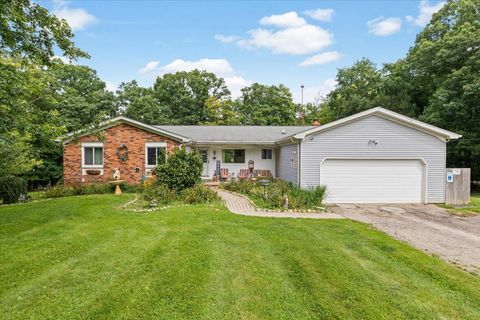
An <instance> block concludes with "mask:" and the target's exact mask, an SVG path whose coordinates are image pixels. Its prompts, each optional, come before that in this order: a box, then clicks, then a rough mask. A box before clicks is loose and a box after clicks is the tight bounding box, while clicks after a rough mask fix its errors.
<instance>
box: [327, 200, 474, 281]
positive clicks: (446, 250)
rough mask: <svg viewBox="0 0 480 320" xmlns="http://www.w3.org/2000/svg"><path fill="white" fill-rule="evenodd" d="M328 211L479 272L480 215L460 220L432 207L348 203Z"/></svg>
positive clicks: (332, 207)
mask: <svg viewBox="0 0 480 320" xmlns="http://www.w3.org/2000/svg"><path fill="white" fill-rule="evenodd" d="M329 209H330V210H331V211H333V212H335V213H338V214H340V215H342V216H344V217H345V218H349V219H353V220H357V221H360V222H364V223H368V224H371V225H373V226H374V227H376V228H377V229H379V230H382V231H384V232H386V233H387V234H389V235H391V236H392V237H394V238H396V239H399V240H402V241H406V242H408V243H409V244H411V245H412V246H414V247H416V248H418V249H421V250H424V251H426V252H428V253H430V254H435V255H437V256H439V257H441V258H443V259H445V260H447V261H449V262H451V263H454V264H456V265H458V266H460V267H462V268H464V269H466V270H468V271H472V272H475V273H480V216H469V217H462V216H458V215H453V214H451V213H450V212H449V211H448V210H445V209H442V208H439V207H437V206H435V205H415V204H408V205H407V204H405V205H404V204H401V205H391V204H383V205H371V204H368V205H367V204H349V205H344V204H342V205H337V206H331V207H329Z"/></svg>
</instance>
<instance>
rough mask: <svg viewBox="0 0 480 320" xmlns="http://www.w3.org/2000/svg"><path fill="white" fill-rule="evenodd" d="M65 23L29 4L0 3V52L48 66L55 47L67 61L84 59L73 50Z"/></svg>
mask: <svg viewBox="0 0 480 320" xmlns="http://www.w3.org/2000/svg"><path fill="white" fill-rule="evenodd" d="M72 38H73V33H72V30H71V28H70V26H69V25H68V23H67V22H66V21H65V20H60V19H58V18H57V17H56V16H55V15H54V14H51V13H50V12H48V10H47V9H45V8H43V7H41V6H40V5H39V4H37V3H34V2H32V1H30V0H0V52H2V53H3V54H5V55H11V56H15V57H19V58H27V59H29V60H32V61H36V62H37V63H39V64H49V63H50V60H51V57H53V55H54V49H55V48H56V47H57V48H58V49H60V50H61V51H62V53H63V54H64V55H65V56H66V57H68V58H71V59H76V58H79V57H85V58H86V57H88V54H87V53H86V52H84V51H82V50H80V49H79V48H77V47H75V45H74V43H73V41H72Z"/></svg>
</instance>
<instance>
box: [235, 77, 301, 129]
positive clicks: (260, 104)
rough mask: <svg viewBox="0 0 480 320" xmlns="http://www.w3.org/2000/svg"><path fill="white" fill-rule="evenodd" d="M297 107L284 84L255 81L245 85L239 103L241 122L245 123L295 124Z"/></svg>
mask: <svg viewBox="0 0 480 320" xmlns="http://www.w3.org/2000/svg"><path fill="white" fill-rule="evenodd" d="M295 109H296V108H295V104H294V103H293V101H292V94H291V93H290V90H289V89H288V88H287V87H286V86H284V85H283V84H280V85H278V86H267V85H262V84H259V83H254V84H252V85H251V86H249V87H245V88H243V89H242V96H241V97H240V99H239V101H238V105H237V112H238V113H239V115H240V119H241V123H242V124H245V125H293V124H295V121H296V118H295V111H296V110H295Z"/></svg>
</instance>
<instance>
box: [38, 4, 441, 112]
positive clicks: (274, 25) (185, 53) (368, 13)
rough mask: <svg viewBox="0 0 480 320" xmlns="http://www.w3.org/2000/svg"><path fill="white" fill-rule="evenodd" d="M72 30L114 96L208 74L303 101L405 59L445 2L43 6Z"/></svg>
mask: <svg viewBox="0 0 480 320" xmlns="http://www.w3.org/2000/svg"><path fill="white" fill-rule="evenodd" d="M38 3H39V4H41V5H42V6H44V7H46V8H47V9H48V10H50V11H51V12H53V13H54V14H55V15H57V16H58V17H60V18H63V19H65V20H67V21H68V22H69V24H70V26H71V27H72V29H73V31H74V34H75V38H74V42H75V44H76V45H77V46H78V47H80V48H81V49H83V50H85V51H87V52H88V53H89V54H90V55H91V58H90V59H88V60H85V59H82V60H80V61H78V62H76V63H79V64H84V65H88V66H90V67H92V68H94V69H95V70H97V72H98V75H99V76H100V77H101V78H102V79H103V80H104V81H105V82H106V83H107V88H109V90H115V89H116V87H118V85H119V84H120V83H121V82H128V81H131V80H137V81H138V82H139V83H140V84H141V85H143V86H151V85H152V84H153V82H154V81H155V79H156V77H157V76H159V75H162V74H165V73H170V72H176V71H181V70H187V71H188V70H192V69H195V68H197V69H205V70H208V71H210V72H213V73H215V74H217V75H218V76H221V77H223V78H224V79H225V82H226V84H227V85H228V87H229V89H230V90H231V91H232V96H233V97H238V96H239V95H240V93H241V92H240V89H241V88H242V87H244V86H248V85H250V84H252V83H254V82H258V83H262V84H268V85H278V84H280V83H282V84H284V85H286V86H288V87H289V88H290V90H291V92H292V94H293V98H294V101H295V102H300V101H301V89H300V86H301V85H304V102H305V103H306V102H310V101H313V100H315V98H316V97H317V96H322V95H325V94H327V93H328V92H329V91H331V90H332V89H333V88H334V87H335V76H336V73H337V69H338V68H344V67H348V66H351V65H352V64H353V63H354V62H355V61H357V60H359V59H361V58H363V57H366V58H369V59H371V60H372V61H373V62H375V63H376V64H378V65H382V64H383V63H388V62H394V61H396V60H397V59H399V58H402V57H404V56H405V54H406V53H407V51H408V49H409V48H410V47H411V46H412V45H413V42H414V41H415V36H416V34H417V33H418V32H420V31H421V30H422V28H423V27H424V26H425V24H426V23H428V21H429V20H430V18H431V15H432V14H433V13H434V12H436V11H438V10H439V9H440V8H441V6H442V5H443V2H440V1H426V0H403V1H402V0H396V1H395V0H392V1H382V0H375V1H374V0H372V1H360V0H357V1H354V0H350V1H347V0H337V1H272V0H271V1H249V0H243V1H219V0H216V1H160V0H157V1H127V0H122V1H118V0H117V1H108V0H86V1H85V0H84V1H62V0H53V1H38Z"/></svg>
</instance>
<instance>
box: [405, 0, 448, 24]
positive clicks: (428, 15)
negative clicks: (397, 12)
mask: <svg viewBox="0 0 480 320" xmlns="http://www.w3.org/2000/svg"><path fill="white" fill-rule="evenodd" d="M444 5H445V2H443V1H442V2H438V3H437V4H430V3H429V2H428V0H422V1H420V5H419V6H418V8H419V11H420V12H419V13H418V16H417V17H416V18H415V17H412V16H407V17H406V18H407V21H408V22H411V23H413V24H416V25H417V26H420V27H423V26H425V25H426V24H427V23H429V22H430V19H432V16H433V14H434V13H435V12H437V11H438V10H440V9H441V8H442V7H443V6H444Z"/></svg>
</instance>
